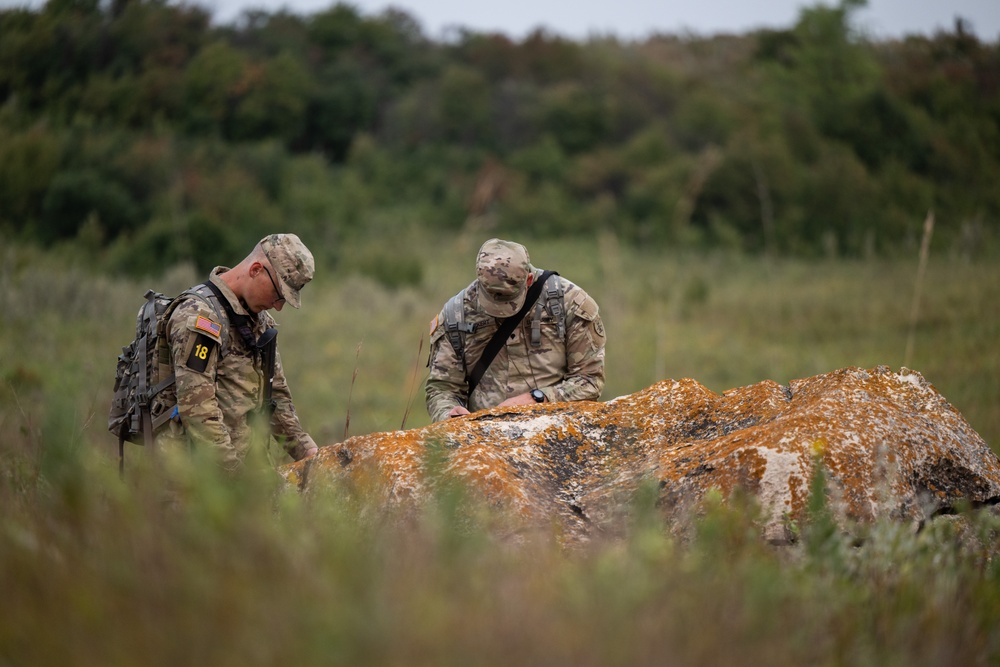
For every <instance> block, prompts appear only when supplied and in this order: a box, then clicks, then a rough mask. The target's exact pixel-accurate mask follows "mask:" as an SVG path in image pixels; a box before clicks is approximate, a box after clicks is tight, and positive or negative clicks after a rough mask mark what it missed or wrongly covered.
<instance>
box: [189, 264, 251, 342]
mask: <svg viewBox="0 0 1000 667" xmlns="http://www.w3.org/2000/svg"><path fill="white" fill-rule="evenodd" d="M202 285H204V286H205V287H208V289H210V290H212V294H214V295H215V298H216V299H218V300H219V303H221V304H222V307H223V308H225V309H226V315H228V316H229V323H230V324H231V325H232V326H233V328H235V329H236V332H237V333H238V334H239V335H240V338H242V339H243V343H244V344H245V345H246V346H247V349H249V350H254V349H256V348H257V337H256V336H254V335H253V320H251V319H250V317H249V316H247V315H240V314H239V313H237V312H236V311H235V310H233V306H232V304H231V303H229V299H227V298H226V297H225V295H224V294H223V293H222V290H221V289H219V286H218V285H216V284H215V283H213V282H212V281H211V280H207V281H205V282H204V283H202ZM199 287H200V286H199Z"/></svg>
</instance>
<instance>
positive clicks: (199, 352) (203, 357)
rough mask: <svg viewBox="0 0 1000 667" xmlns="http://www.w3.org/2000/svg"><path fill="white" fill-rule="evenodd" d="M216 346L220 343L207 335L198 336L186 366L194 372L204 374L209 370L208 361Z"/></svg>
mask: <svg viewBox="0 0 1000 667" xmlns="http://www.w3.org/2000/svg"><path fill="white" fill-rule="evenodd" d="M216 345H218V343H217V342H216V341H215V340H214V339H212V338H209V337H208V336H206V335H205V334H198V337H197V338H195V341H194V347H192V348H191V354H189V355H188V358H187V363H186V364H185V365H186V366H187V367H188V368H190V369H191V370H193V371H197V372H198V373H204V372H205V370H206V369H207V368H208V359H209V357H211V356H212V350H213V349H214V348H215V346H216Z"/></svg>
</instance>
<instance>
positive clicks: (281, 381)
mask: <svg viewBox="0 0 1000 667" xmlns="http://www.w3.org/2000/svg"><path fill="white" fill-rule="evenodd" d="M271 397H272V398H273V399H274V402H275V408H274V415H273V416H272V417H271V432H272V433H273V434H274V435H275V436H277V437H278V439H279V442H282V444H283V446H284V448H285V451H286V452H288V455H289V456H291V457H292V458H293V459H295V460H296V461H298V460H301V459H302V457H304V456H305V455H306V452H307V451H308V450H309V449H312V448H313V447H316V442H315V441H314V440H313V439H312V437H310V436H309V434H308V433H306V432H305V430H304V429H303V428H302V424H301V423H300V422H299V416H298V415H297V414H295V404H294V403H292V392H291V391H290V390H289V389H288V381H287V380H286V379H285V371H284V369H283V368H282V366H281V354H280V353H278V352H277V351H276V352H275V362H274V384H273V385H272V391H271Z"/></svg>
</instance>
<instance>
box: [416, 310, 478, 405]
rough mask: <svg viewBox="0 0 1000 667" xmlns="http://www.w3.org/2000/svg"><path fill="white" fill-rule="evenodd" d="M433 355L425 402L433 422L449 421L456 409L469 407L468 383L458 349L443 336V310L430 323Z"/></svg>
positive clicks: (431, 356)
mask: <svg viewBox="0 0 1000 667" xmlns="http://www.w3.org/2000/svg"><path fill="white" fill-rule="evenodd" d="M430 330H431V341H430V352H429V353H428V358H427V366H428V368H429V369H430V370H429V373H428V375H427V387H426V402H427V414H429V415H430V417H431V421H436V422H437V421H441V420H443V419H447V418H448V413H449V412H450V411H451V409H452V408H454V407H455V406H458V405H461V406H467V405H468V401H469V385H468V383H467V382H466V380H465V369H464V367H463V365H462V361H461V360H460V359H459V358H458V355H457V354H456V353H455V348H453V347H452V346H451V343H449V342H448V338H447V337H446V336H445V335H444V333H445V331H444V311H443V310H442V311H441V313H440V314H439V315H438V316H437V317H436V318H434V320H432V321H431V326H430Z"/></svg>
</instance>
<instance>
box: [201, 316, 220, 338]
mask: <svg viewBox="0 0 1000 667" xmlns="http://www.w3.org/2000/svg"><path fill="white" fill-rule="evenodd" d="M194 328H195V329H201V330H202V331H207V332H208V333H210V334H212V335H213V336H215V337H216V338H218V337H219V336H221V335H222V325H221V324H216V323H215V322H213V321H212V320H210V319H208V318H207V317H202V316H201V315H199V316H198V319H197V320H196V321H195V323H194Z"/></svg>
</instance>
